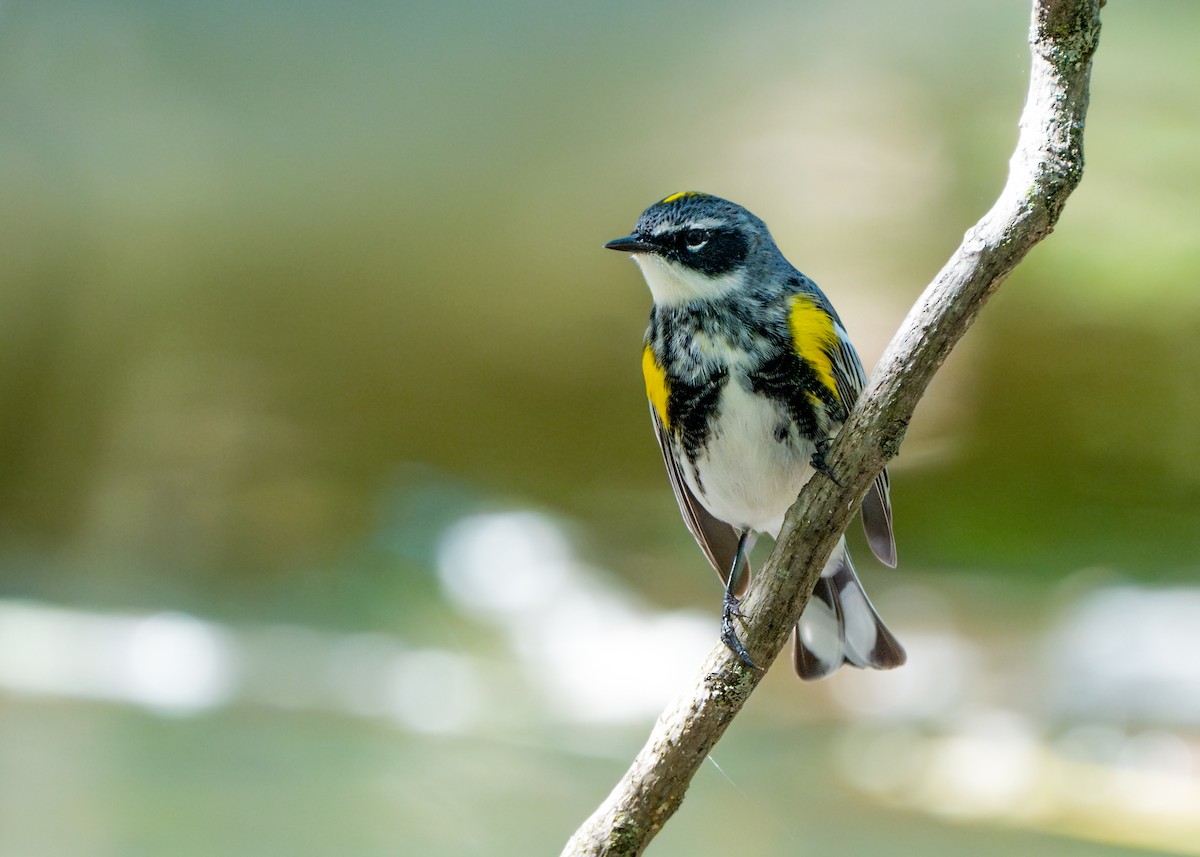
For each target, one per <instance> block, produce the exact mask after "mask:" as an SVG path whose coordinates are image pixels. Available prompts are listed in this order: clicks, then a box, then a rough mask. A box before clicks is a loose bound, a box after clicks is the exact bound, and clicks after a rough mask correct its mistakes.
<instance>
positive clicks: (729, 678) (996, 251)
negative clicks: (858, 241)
mask: <svg viewBox="0 0 1200 857" xmlns="http://www.w3.org/2000/svg"><path fill="white" fill-rule="evenodd" d="M1102 5H1103V0H1033V22H1032V26H1031V28H1030V38H1029V41H1030V49H1031V53H1032V70H1031V74H1030V81H1029V94H1028V97H1027V100H1026V102H1025V108H1024V110H1023V111H1022V113H1021V120H1020V129H1021V132H1020V137H1019V139H1018V142H1017V148H1016V151H1015V152H1014V154H1013V156H1012V159H1011V161H1010V163H1009V176H1008V182H1007V183H1006V185H1005V187H1004V190H1003V191H1002V192H1001V194H1000V197H999V199H998V200H997V201H996V204H995V205H994V206H993V207H992V209H991V211H989V212H988V213H987V214H986V215H984V217H983V218H982V219H981V220H980V221H979V222H978V223H977V224H976V225H975V226H974V227H973V228H971V229H970V230H969V231H968V232H967V233H966V235H965V236H964V238H963V242H962V244H961V245H960V246H959V248H958V249H957V250H956V251H955V252H954V254H953V255H952V256H951V257H950V260H949V261H948V262H947V263H946V265H945V267H944V268H942V270H941V272H940V273H938V275H937V277H936V278H935V279H934V281H933V282H932V283H931V284H930V285H929V287H928V288H927V289H926V290H925V292H924V293H923V294H922V295H921V297H920V299H919V300H918V301H917V303H916V305H915V306H914V307H913V308H912V310H911V311H910V312H909V314H908V317H907V318H906V319H905V320H904V323H903V325H901V327H900V330H899V332H898V333H897V334H896V336H895V338H893V339H892V342H891V344H890V345H889V346H888V348H887V350H886V351H885V352H884V355H883V357H882V358H881V359H880V362H879V365H878V366H877V367H876V370H875V373H874V375H873V376H872V379H871V381H870V383H869V384H868V385H867V388H866V390H865V391H864V392H863V395H862V397H861V398H860V399H859V401H858V403H857V405H856V406H855V408H854V409H853V411H852V413H851V414H850V417H849V419H848V420H847V422H846V424H845V425H844V426H843V427H842V430H841V431H840V433H839V435H838V438H837V441H836V442H835V443H834V445H833V447H832V449H831V450H830V453H829V454H828V456H827V459H826V460H827V461H828V463H829V464H830V466H831V467H832V468H833V471H834V472H835V473H836V474H838V479H839V482H840V484H836V483H834V482H832V481H831V480H829V479H825V478H814V479H811V480H809V482H808V484H807V485H805V487H804V489H803V490H802V491H801V492H800V497H799V498H798V499H797V501H796V503H795V505H793V506H792V508H791V510H789V512H788V514H787V518H786V520H785V522H784V525H783V530H782V531H781V533H780V536H779V540H778V541H777V543H776V545H775V549H774V550H773V551H772V553H771V556H770V558H769V559H768V560H767V563H766V565H765V566H764V568H763V569H762V572H761V573H760V574H759V575H758V576H757V579H756V581H755V585H754V586H753V588H752V589H751V592H750V595H749V597H748V598H747V599H746V601H745V602H744V604H743V610H744V612H745V614H746V627H747V631H746V640H745V642H746V647H747V649H748V650H749V652H750V654H751V656H752V657H753V658H754V661H755V662H756V663H759V664H768V665H769V664H770V663H771V662H772V661H774V660H775V658H776V657H777V656H778V654H779V652H780V651H781V650H782V648H783V646H784V644H785V642H786V641H787V638H788V634H789V633H790V632H791V629H792V627H793V626H794V625H795V623H796V621H797V619H799V617H800V613H801V612H802V611H803V609H804V605H805V604H806V603H807V601H808V599H809V596H810V595H811V593H812V590H813V586H814V585H815V584H816V581H817V577H818V575H819V574H820V571H821V568H822V567H823V566H824V564H825V560H826V559H827V558H828V557H829V554H830V553H831V552H832V550H833V548H834V545H835V544H836V543H837V540H838V538H839V537H840V536H841V534H842V533H843V532H845V530H846V527H847V526H848V524H849V523H850V521H851V519H852V518H853V516H854V513H855V511H856V510H857V507H858V503H859V501H860V499H861V498H862V496H863V494H864V493H865V492H866V490H867V488H868V486H869V485H870V484H871V482H872V480H873V479H874V478H875V476H876V474H878V473H879V471H880V470H881V469H882V468H883V467H884V465H886V464H887V462H888V461H889V460H890V459H891V458H892V457H893V456H895V454H896V452H897V450H898V449H899V447H900V443H901V441H902V440H903V438H904V433H905V430H906V429H907V427H908V422H909V420H910V419H911V417H912V413H913V409H914V408H915V407H916V404H917V402H918V401H919V400H920V398H921V396H922V395H923V394H924V392H925V389H926V387H927V386H928V385H929V381H930V380H931V379H932V378H933V375H934V373H935V372H936V371H937V369H938V368H939V367H940V366H941V365H942V362H943V361H944V360H945V359H946V355H947V354H949V353H950V349H951V348H953V347H954V345H955V343H957V342H958V340H959V339H961V338H962V335H963V334H964V333H965V332H966V331H967V328H969V327H970V325H971V323H972V322H973V321H974V320H975V316H976V315H977V314H978V313H979V311H980V309H982V307H983V305H984V303H985V302H986V301H987V299H988V298H989V297H990V296H991V295H992V293H993V292H995V290H996V289H997V288H998V287H999V285H1000V283H1002V282H1003V281H1004V278H1005V277H1007V276H1008V274H1009V273H1010V272H1011V271H1012V270H1013V268H1015V267H1016V265H1017V264H1018V263H1019V262H1020V261H1021V260H1022V259H1023V258H1024V257H1025V254H1026V253H1028V252H1029V250H1030V249H1031V248H1032V247H1033V246H1034V245H1035V244H1037V243H1038V242H1039V241H1040V240H1041V239H1042V238H1044V237H1046V235H1048V234H1049V233H1050V231H1051V230H1052V229H1053V228H1054V224H1055V222H1056V221H1057V220H1058V216H1059V214H1060V212H1061V211H1062V209H1063V206H1064V205H1065V203H1066V200H1067V196H1068V195H1069V194H1070V193H1071V191H1072V190H1074V188H1075V186H1076V185H1077V184H1078V183H1079V180H1080V178H1081V177H1082V174H1083V124H1084V117H1085V114H1086V112H1087V104H1088V79H1089V76H1090V74H1091V64H1092V56H1093V53H1094V52H1095V49H1096V44H1097V40H1098V38H1099V33H1100V7H1101V6H1102ZM762 676H763V673H761V672H757V671H754V670H751V669H747V668H746V667H744V666H743V665H742V664H741V662H740V661H739V660H738V658H737V657H736V656H734V655H732V654H731V653H730V652H729V651H728V650H727V649H726V648H725V646H724V645H721V644H718V645H717V646H716V648H714V649H713V651H712V653H711V654H709V656H708V659H707V660H706V661H705V663H704V666H703V671H702V673H701V676H700V678H699V679H698V681H697V684H696V686H695V687H694V688H693V689H692V690H691V691H690V692H687V693H685V694H683V695H682V696H680V697H679V698H677V699H676V700H675V701H674V702H672V703H671V704H670V706H668V708H667V709H666V711H664V712H663V714H662V715H661V716H660V717H659V719H658V722H657V723H656V724H655V726H654V730H653V732H652V733H651V735H650V738H649V740H648V741H647V743H646V745H645V746H644V747H643V748H642V750H641V752H639V753H638V755H637V758H636V759H634V761H633V764H632V766H631V767H630V768H629V770H628V771H627V772H626V774H625V776H624V777H623V778H622V779H621V781H620V782H619V783H618V784H617V786H616V788H614V789H613V791H612V793H611V794H610V795H609V796H608V798H607V799H606V800H605V801H604V803H603V804H601V805H600V807H599V808H598V809H597V810H596V811H595V813H593V814H592V816H591V818H589V819H588V820H587V821H586V822H585V823H584V824H583V826H582V827H580V828H579V830H578V831H576V833H575V835H574V836H572V837H571V840H570V841H569V842H568V843H567V846H566V848H565V849H564V851H563V852H562V853H563V857H571V855H622V857H624V855H637V854H641V853H642V851H643V850H644V849H645V847H646V845H647V843H648V842H649V841H650V839H651V838H652V837H653V836H654V835H655V834H656V833H657V832H658V831H659V830H660V829H661V828H662V826H663V824H665V823H666V821H667V819H668V818H670V817H671V815H672V814H673V813H674V812H675V810H676V809H678V807H679V805H680V803H681V802H682V801H683V795H684V792H685V791H686V790H687V787H688V784H689V783H690V782H691V779H692V776H693V775H694V774H695V772H696V770H697V769H698V768H699V767H700V765H701V764H702V763H703V761H704V759H705V757H706V756H707V755H708V753H709V751H710V750H711V749H712V748H713V746H714V745H715V744H716V742H717V740H718V739H719V738H720V737H721V735H722V734H724V732H725V729H726V727H727V726H728V725H729V723H730V721H731V720H732V719H733V717H734V716H735V715H736V714H737V713H738V711H740V710H741V708H742V705H743V704H744V703H745V701H746V699H747V698H748V697H749V695H750V693H751V691H753V690H754V688H755V687H756V686H757V685H758V683H759V681H760V680H761V679H762Z"/></svg>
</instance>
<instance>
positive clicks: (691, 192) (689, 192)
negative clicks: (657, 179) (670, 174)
mask: <svg viewBox="0 0 1200 857" xmlns="http://www.w3.org/2000/svg"><path fill="white" fill-rule="evenodd" d="M689 196H704V194H702V193H700V192H699V191H696V190H681V191H680V192H679V193H673V194H671V195H670V196H668V197H667V198H666V199H664V200H662V201H660V202H659V205H665V204H666V203H668V202H674V201H675V200H677V199H683V198H685V197H689Z"/></svg>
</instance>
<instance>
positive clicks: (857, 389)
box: [822, 296, 896, 568]
mask: <svg viewBox="0 0 1200 857" xmlns="http://www.w3.org/2000/svg"><path fill="white" fill-rule="evenodd" d="M822 297H823V296H822ZM824 304H825V306H826V307H827V308H829V310H830V314H831V315H832V316H833V330H834V332H835V333H836V334H837V337H838V347H837V348H836V349H835V350H834V353H833V354H832V355H831V358H832V371H833V380H834V383H835V384H836V385H837V392H838V399H840V400H841V402H842V404H843V405H845V407H846V413H847V414H849V412H850V408H852V407H854V403H855V402H856V401H858V397H859V396H860V395H862V391H863V388H864V387H866V386H867V375H866V373H865V372H864V371H863V366H862V361H861V360H859V359H858V352H857V351H855V350H854V346H853V345H851V344H850V337H849V336H848V335H847V334H846V329H845V328H844V327H842V323H841V321H840V320H839V319H838V317H837V315H836V313H833V312H832V307H829V302H828V300H826V301H825V302H824ZM889 485H890V482H889V479H888V472H887V468H886V467H885V468H884V469H883V470H881V471H880V472H879V475H878V476H876V477H875V481H874V482H873V483H872V484H871V487H870V488H868V489H867V494H866V496H865V497H863V501H862V522H863V529H864V530H865V531H866V533H867V543H868V544H869V545H870V546H871V550H872V552H873V553H874V554H875V556H877V557H879V561H880V562H882V563H883V564H884V565H886V566H889V567H890V568H895V567H896V537H895V535H894V534H893V533H892V500H891V495H890V492H889Z"/></svg>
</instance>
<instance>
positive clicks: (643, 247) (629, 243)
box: [604, 233, 657, 253]
mask: <svg viewBox="0 0 1200 857" xmlns="http://www.w3.org/2000/svg"><path fill="white" fill-rule="evenodd" d="M604 249H605V250H620V251H621V252H622V253H653V252H654V251H655V250H656V249H657V248H656V247H655V246H654V245H653V244H648V243H647V242H645V241H643V240H642V239H641V237H639V236H638V235H637V233H634V234H633V235H626V236H625V237H624V238H614V239H613V240H612V241H609V242H608V243H607V244H605V245H604Z"/></svg>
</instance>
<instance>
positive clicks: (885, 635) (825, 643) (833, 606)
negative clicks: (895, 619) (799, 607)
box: [792, 537, 906, 681]
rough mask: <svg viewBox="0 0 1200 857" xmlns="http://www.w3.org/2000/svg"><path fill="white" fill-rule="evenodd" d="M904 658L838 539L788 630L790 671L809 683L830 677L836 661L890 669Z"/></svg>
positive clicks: (843, 543)
mask: <svg viewBox="0 0 1200 857" xmlns="http://www.w3.org/2000/svg"><path fill="white" fill-rule="evenodd" d="M905 658H906V655H905V654H904V648H903V647H902V646H901V645H900V643H899V642H898V641H897V640H896V638H895V637H894V636H893V635H892V632H891V631H889V630H888V629H887V626H886V625H884V624H883V620H882V619H880V618H879V614H878V613H876V612H875V608H874V607H872V606H871V602H870V601H869V600H868V599H867V593H866V592H864V591H863V588H862V584H861V583H859V581H858V575H856V574H855V573H854V566H853V565H852V564H851V562H850V554H849V552H848V551H847V550H846V539H845V537H843V538H842V540H841V541H840V542H838V546H837V547H836V548H834V551H833V554H832V555H831V556H830V557H829V562H827V563H826V564H825V569H824V570H823V571H822V572H821V579H820V580H818V581H817V586H816V588H815V589H814V590H813V595H812V598H811V599H810V600H809V602H808V606H806V607H805V608H804V613H803V614H802V615H801V616H800V621H799V622H798V623H797V624H796V630H795V632H794V633H793V634H792V662H793V663H794V665H795V667H796V672H797V673H798V674H799V676H800V678H802V679H804V680H806V681H812V680H814V679H819V678H825V677H826V676H828V675H832V674H833V673H834V672H835V671H836V670H837V668H838V667H840V666H841V665H842V664H850V665H851V666H855V667H872V668H873V669H877V670H890V669H892V668H893V667H898V666H900V665H901V664H903V663H904V661H905Z"/></svg>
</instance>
